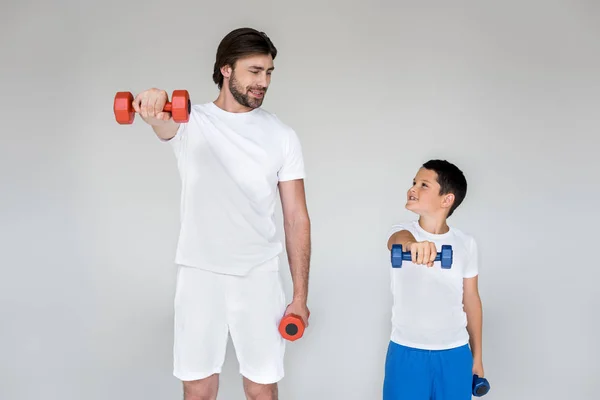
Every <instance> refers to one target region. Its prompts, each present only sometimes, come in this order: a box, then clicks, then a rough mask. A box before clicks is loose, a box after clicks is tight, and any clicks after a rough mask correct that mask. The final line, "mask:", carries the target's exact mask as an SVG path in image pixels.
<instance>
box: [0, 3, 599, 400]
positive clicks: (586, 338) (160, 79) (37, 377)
mask: <svg viewBox="0 0 600 400" xmlns="http://www.w3.org/2000/svg"><path fill="white" fill-rule="evenodd" d="M599 11H600V6H599V3H598V2H597V1H537V2H535V1H530V0H528V1H522V0H521V1H497V2H481V1H479V2H476V1H473V2H470V3H467V2H446V1H425V2H418V4H416V2H415V4H413V3H412V2H407V1H394V2H392V1H389V2H383V1H369V2H367V1H362V2H360V3H350V2H348V1H340V0H333V1H330V2H328V3H320V4H319V3H318V2H317V1H314V0H310V1H302V2H285V3H284V2H275V1H273V2H268V1H260V0H257V1H254V2H242V1H229V2H226V3H219V2H198V1H181V0H174V1H172V2H170V3H167V2H159V1H155V0H149V1H135V2H121V1H116V0H114V1H113V0H111V1H103V2H91V1H76V0H72V1H70V2H65V1H63V2H42V1H39V0H38V1H20V2H18V3H17V2H10V3H9V4H3V5H2V14H1V17H0V19H1V24H0V27H1V28H0V29H1V32H0V33H1V35H0V43H1V48H2V52H1V55H0V56H1V57H2V63H0V71H1V74H0V76H1V77H2V78H1V79H2V88H3V90H2V97H1V103H0V113H1V115H2V125H1V129H0V132H1V139H2V145H1V147H0V148H1V150H2V154H1V158H0V171H1V174H2V180H1V182H2V186H1V190H2V191H1V196H0V205H1V210H2V223H1V225H0V226H1V227H0V235H1V236H0V243H2V250H1V253H0V257H1V258H0V266H1V268H2V269H1V277H0V317H1V318H0V321H1V322H0V324H1V325H0V398H1V399H3V400H4V399H6V400H25V399H27V400H29V399H32V398H44V399H60V400H75V399H84V398H85V399H90V400H94V399H98V400H99V399H113V400H120V399H146V400H149V399H157V400H158V399H161V400H162V399H178V398H180V396H181V395H180V393H181V387H180V383H179V382H178V381H177V380H176V379H175V378H173V377H172V375H171V372H172V369H171V368H172V361H171V349H172V298H173V294H174V280H175V269H174V268H173V265H172V260H173V255H174V251H175V245H176V240H177V233H178V218H179V208H178V207H179V178H178V175H177V171H176V164H175V160H174V156H173V153H172V151H171V149H170V147H168V146H165V145H164V144H162V143H160V142H159V141H158V140H157V139H156V138H155V136H154V134H153V133H152V131H151V130H150V129H149V127H148V126H146V125H145V124H143V122H142V121H141V120H140V119H136V122H135V123H134V125H132V126H119V125H118V124H117V123H116V122H115V121H114V116H113V114H112V101H113V96H114V93H115V92H116V91H120V90H130V91H132V92H134V93H137V92H139V91H141V90H144V89H146V88H149V87H159V88H164V89H166V90H167V91H169V92H171V91H172V90H173V89H181V88H183V89H187V90H189V91H190V94H191V97H192V100H193V101H194V102H195V103H200V102H206V101H211V100H213V99H214V98H215V97H216V96H217V90H216V87H215V86H214V85H213V83H212V81H211V74H212V67H213V63H214V54H215V51H216V47H217V45H218V42H219V41H220V39H221V38H222V37H223V36H224V35H225V34H226V33H227V32H229V31H230V30H232V29H234V28H237V27H240V26H252V27H257V28H259V29H261V30H264V31H265V32H267V33H268V34H269V35H270V36H271V37H272V39H273V41H274V43H275V45H276V46H277V47H278V49H279V50H280V55H279V57H278V58H277V59H276V61H275V65H276V72H275V74H274V76H273V82H272V86H271V89H270V92H269V94H268V95H267V99H266V102H265V104H264V106H265V108H267V109H268V110H270V111H273V112H276V113H277V114H278V115H279V116H280V117H281V118H282V119H283V120H284V121H285V122H287V123H288V124H290V125H291V126H293V127H294V128H295V129H296V131H297V132H298V134H299V136H300V138H301V141H302V144H303V148H304V153H305V160H306V166H307V172H308V179H307V181H306V188H307V197H308V204H309V211H310V215H311V218H312V222H313V260H312V273H311V284H310V299H309V306H310V309H311V312H312V318H311V326H310V328H309V331H308V332H307V334H306V336H305V337H304V338H303V339H302V340H301V341H298V342H295V343H292V344H290V345H289V346H288V352H287V358H286V365H287V377H286V378H285V380H284V381H283V382H282V383H281V389H280V393H281V398H282V399H284V400H297V399H302V400H305V399H311V400H321V399H323V400H325V399H327V400H329V399H336V400H337V399H340V400H341V399H344V400H350V399H357V400H364V399H373V400H375V399H378V398H380V391H381V384H382V378H383V362H384V357H385V350H386V346H387V341H388V339H389V330H390V321H389V320H390V308H391V294H390V292H389V269H390V265H389V254H388V252H387V251H386V248H385V241H386V233H387V231H388V229H389V227H390V226H391V225H392V224H393V223H394V222H397V221H400V220H403V219H407V218H413V217H414V215H412V214H410V213H408V212H407V211H406V210H404V208H403V205H404V200H405V197H404V196H405V192H406V190H407V188H408V187H409V185H410V183H411V179H412V177H413V175H414V173H415V172H416V169H417V168H418V167H419V165H420V164H421V163H422V162H424V161H426V160H428V159H429V158H434V157H435V158H438V157H440V158H445V159H448V160H450V161H453V162H455V163H457V164H458V165H459V166H460V167H461V168H462V169H463V170H464V171H465V173H466V176H467V178H468V181H469V184H470V187H469V193H468V196H467V199H466V200H465V203H464V204H463V205H462V206H461V208H460V209H459V210H458V211H457V213H456V215H455V216H453V217H452V218H451V220H450V222H451V223H453V224H455V225H457V226H459V227H460V228H461V229H463V230H465V231H467V232H469V233H471V234H473V235H474V236H475V237H476V238H477V239H478V241H479V245H480V249H481V254H482V263H481V277H480V282H481V283H480V290H481V296H482V300H483V304H484V352H483V355H484V367H485V371H486V376H487V377H488V378H489V379H490V382H491V384H492V391H491V392H490V393H489V394H488V395H487V396H486V398H488V399H490V400H492V399H513V400H520V399H545V400H551V399H564V398H572V399H594V398H597V396H598V395H597V392H595V390H597V387H596V385H595V384H594V383H593V382H594V381H595V380H596V379H597V376H598V374H599V373H600V370H599V368H598V362H597V358H598V355H599V348H598V347H599V346H598V311H597V309H598V307H599V306H600V301H599V300H598V290H597V286H598V283H597V281H598V279H599V278H600V273H598V266H599V263H598V252H597V240H596V237H595V236H596V235H597V231H598V226H599V225H600V221H599V219H600V218H599V213H598V211H597V204H598V197H599V196H600V189H599V185H598V171H600V161H599V157H598V144H599V140H598V133H599V131H600V129H599V127H600V112H599V105H600V101H599V99H600V98H599V93H600V78H599V76H598V72H599V71H600V51H599V50H600V40H599V39H600V12H599ZM279 210H280V208H279V209H278V211H279ZM278 224H279V226H280V228H281V217H280V216H279V215H278ZM280 232H281V231H280ZM284 259H285V256H284ZM282 275H283V277H284V282H285V285H286V291H287V293H288V296H289V294H290V293H291V281H290V279H289V272H288V271H287V264H284V268H283V270H282ZM237 368H238V366H237V361H236V359H235V354H234V353H233V351H232V347H231V346H230V347H229V349H228V356H227V360H226V366H225V369H224V373H223V376H222V380H221V395H220V397H219V399H241V398H243V397H242V386H241V379H240V376H239V375H238V372H237Z"/></svg>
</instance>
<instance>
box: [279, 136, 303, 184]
mask: <svg viewBox="0 0 600 400" xmlns="http://www.w3.org/2000/svg"><path fill="white" fill-rule="evenodd" d="M277 176H278V179H279V181H280V182H282V181H291V180H294V179H304V177H305V171H304V158H303V155H302V146H301V144H300V139H298V135H296V132H294V130H293V129H289V131H288V134H287V136H286V139H285V144H284V154H283V163H282V165H281V168H280V169H279V171H278V173H277Z"/></svg>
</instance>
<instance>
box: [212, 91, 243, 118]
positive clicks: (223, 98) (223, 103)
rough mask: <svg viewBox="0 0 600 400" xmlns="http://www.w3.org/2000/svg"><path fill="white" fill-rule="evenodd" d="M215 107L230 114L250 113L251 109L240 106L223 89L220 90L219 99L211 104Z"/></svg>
mask: <svg viewBox="0 0 600 400" xmlns="http://www.w3.org/2000/svg"><path fill="white" fill-rule="evenodd" d="M213 103H214V104H215V105H216V106H217V107H219V108H220V109H222V110H225V111H227V112H230V113H245V112H249V111H252V108H250V107H246V106H243V105H241V104H240V103H238V102H237V100H236V99H234V98H233V95H232V94H231V93H229V91H227V90H226V89H225V88H223V89H221V92H220V93H219V97H217V99H216V100H215V101H214V102H213Z"/></svg>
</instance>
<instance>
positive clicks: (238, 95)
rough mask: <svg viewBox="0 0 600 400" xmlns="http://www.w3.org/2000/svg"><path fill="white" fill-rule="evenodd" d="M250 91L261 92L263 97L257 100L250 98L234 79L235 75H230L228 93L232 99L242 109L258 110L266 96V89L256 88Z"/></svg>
mask: <svg viewBox="0 0 600 400" xmlns="http://www.w3.org/2000/svg"><path fill="white" fill-rule="evenodd" d="M251 89H256V90H261V91H262V92H263V93H264V94H263V97H262V98H260V99H258V98H256V97H251V96H250V94H248V93H246V94H245V93H244V92H245V90H244V88H242V87H241V85H240V84H239V82H238V81H237V79H235V73H232V74H231V77H230V78H229V91H230V92H231V94H232V95H233V98H234V99H235V100H236V101H237V102H238V103H240V104H241V105H243V106H244V107H249V108H258V107H260V106H261V105H262V102H263V100H264V98H265V95H266V94H267V88H263V87H256V88H251Z"/></svg>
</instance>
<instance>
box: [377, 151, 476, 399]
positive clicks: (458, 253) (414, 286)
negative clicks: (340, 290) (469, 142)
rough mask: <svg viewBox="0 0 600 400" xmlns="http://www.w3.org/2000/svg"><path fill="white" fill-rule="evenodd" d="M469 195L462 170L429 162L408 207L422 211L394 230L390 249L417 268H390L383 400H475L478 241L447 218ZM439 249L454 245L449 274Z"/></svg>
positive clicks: (419, 175)
mask: <svg viewBox="0 0 600 400" xmlns="http://www.w3.org/2000/svg"><path fill="white" fill-rule="evenodd" d="M466 193H467V181H466V179H465V177H464V175H463V173H462V171H461V170H460V169H458V168H457V167H456V166H455V165H453V164H451V163H449V162H447V161H445V160H430V161H428V162H426V163H425V164H423V166H422V167H421V168H420V169H419V170H418V172H417V175H416V177H415V178H414V180H413V185H412V187H411V188H410V189H409V190H408V193H407V203H406V209H408V210H410V211H412V212H414V213H416V214H418V215H419V219H418V221H413V222H408V223H404V224H398V225H394V226H393V227H392V229H391V231H390V235H389V237H388V249H389V250H391V249H392V245H394V244H400V245H402V251H410V252H411V256H412V263H411V262H409V261H405V262H404V263H402V266H401V268H394V269H393V270H392V283H391V288H392V293H393V297H394V304H393V308H392V333H391V340H390V343H389V347H388V352H387V356H386V362H385V379H384V384H383V399H384V400H404V399H406V400H470V399H471V386H472V382H473V374H477V375H478V376H480V377H483V375H484V371H483V363H482V357H481V331H482V306H481V300H480V298H479V292H478V288H477V276H478V269H479V265H478V258H477V243H476V242H475V240H474V239H473V238H472V237H471V236H469V235H467V234H465V233H463V232H462V231H460V230H458V229H456V228H454V227H450V226H448V224H447V221H446V220H447V218H448V217H450V216H451V215H452V214H453V212H454V211H455V210H456V208H457V207H458V206H459V205H460V204H461V203H462V201H463V199H464V198H465V195H466ZM442 245H451V246H452V250H453V261H452V266H451V268H449V269H442V268H441V266H440V262H438V261H434V260H435V258H436V255H437V252H438V251H440V250H441V247H442ZM469 345H470V346H469Z"/></svg>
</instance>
